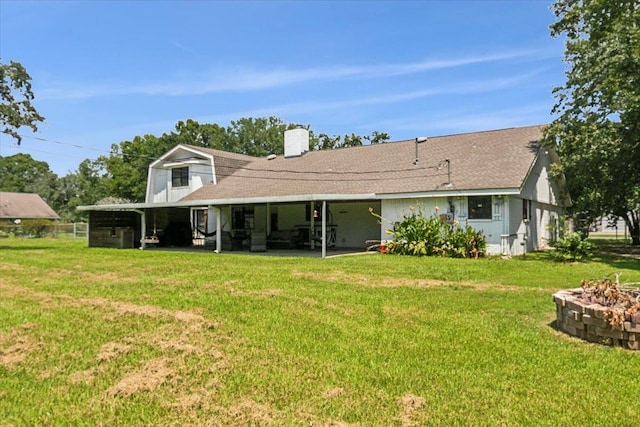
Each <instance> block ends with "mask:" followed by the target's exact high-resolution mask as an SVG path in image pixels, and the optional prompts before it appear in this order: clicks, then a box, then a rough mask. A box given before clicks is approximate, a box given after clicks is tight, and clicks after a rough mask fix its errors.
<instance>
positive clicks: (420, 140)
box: [413, 136, 427, 165]
mask: <svg viewBox="0 0 640 427" xmlns="http://www.w3.org/2000/svg"><path fill="white" fill-rule="evenodd" d="M426 141H427V137H426V136H420V137H417V138H416V159H415V160H414V161H413V164H414V165H417V164H418V144H422V143H423V142H426Z"/></svg>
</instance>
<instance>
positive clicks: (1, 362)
mask: <svg viewBox="0 0 640 427" xmlns="http://www.w3.org/2000/svg"><path fill="white" fill-rule="evenodd" d="M22 330H23V329H22V328H21V327H18V328H17V329H16V330H14V331H11V332H10V333H9V334H8V335H6V336H5V335H0V366H4V367H6V368H12V367H14V366H15V365H17V364H19V363H21V362H23V361H24V360H25V359H26V358H27V356H29V355H30V354H32V353H34V352H36V351H38V350H39V349H41V348H42V347H43V346H44V344H43V343H41V342H39V341H37V340H35V339H33V338H32V337H30V336H28V335H22V333H21V331H22Z"/></svg>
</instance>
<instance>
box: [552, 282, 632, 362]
mask: <svg viewBox="0 0 640 427" xmlns="http://www.w3.org/2000/svg"><path fill="white" fill-rule="evenodd" d="M585 283H588V284H591V282H586V281H585V282H583V287H582V288H577V289H569V290H563V291H559V292H557V293H555V294H554V295H553V301H554V302H555V303H556V314H557V321H558V322H557V323H558V329H560V330H561V331H564V332H566V333H567V334H569V335H571V336H574V337H578V338H582V339H584V340H586V341H589V342H594V343H600V344H606V345H611V346H620V347H624V348H628V349H630V350H640V311H638V304H639V303H638V298H639V297H640V290H634V291H620V289H619V288H618V287H617V285H615V284H611V282H609V285H611V287H605V286H604V285H602V283H603V282H598V283H597V284H596V285H597V286H600V287H599V288H598V287H597V286H596V287H589V286H585ZM621 296H622V297H623V299H624V303H622V302H620V301H621V300H622V298H621Z"/></svg>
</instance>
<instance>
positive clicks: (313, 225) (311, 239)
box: [309, 200, 316, 249]
mask: <svg viewBox="0 0 640 427" xmlns="http://www.w3.org/2000/svg"><path fill="white" fill-rule="evenodd" d="M309 203H310V204H311V219H310V221H311V226H310V227H309V247H310V248H311V249H315V248H316V239H315V238H314V237H315V236H314V235H313V234H314V230H315V229H316V218H315V216H316V215H315V214H316V212H315V203H314V201H313V200H312V201H310V202H309Z"/></svg>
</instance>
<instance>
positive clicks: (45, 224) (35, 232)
mask: <svg viewBox="0 0 640 427" xmlns="http://www.w3.org/2000/svg"><path fill="white" fill-rule="evenodd" d="M52 225H53V221H51V220H48V219H25V220H24V221H22V231H23V232H24V233H26V234H30V235H32V236H34V237H44V236H45V235H46V232H47V230H48V229H49V228H50V227H51V226H52Z"/></svg>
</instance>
